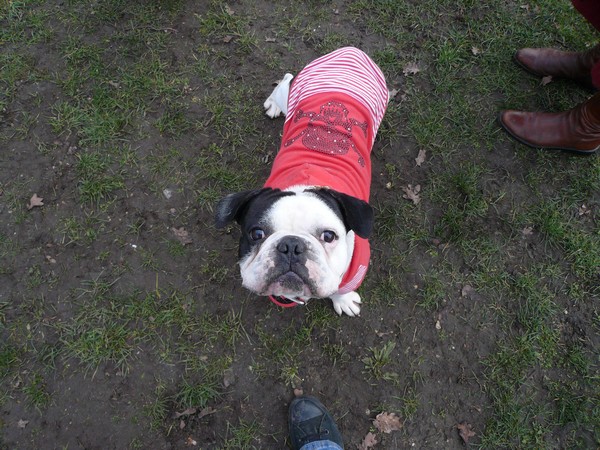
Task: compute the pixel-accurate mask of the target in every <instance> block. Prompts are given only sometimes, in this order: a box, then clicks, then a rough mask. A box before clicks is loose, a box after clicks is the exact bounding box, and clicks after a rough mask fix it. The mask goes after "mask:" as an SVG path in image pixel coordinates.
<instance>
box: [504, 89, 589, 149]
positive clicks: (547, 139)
mask: <svg viewBox="0 0 600 450" xmlns="http://www.w3.org/2000/svg"><path fill="white" fill-rule="evenodd" d="M499 121H500V124H501V125H502V126H503V127H504V129H505V130H506V131H507V132H508V133H509V134H510V135H511V136H512V137H514V138H515V139H516V140H518V141H519V142H521V143H523V144H525V145H529V146H530V147H535V148H547V149H558V150H567V151H570V152H575V153H582V154H592V153H594V152H595V151H596V150H598V148H600V92H599V93H597V94H595V95H593V96H592V97H591V98H590V99H589V100H587V101H585V102H583V103H581V104H580V105H577V106H576V107H575V108H573V109H571V110H569V111H566V112H562V113H531V112H521V111H503V112H501V113H500V117H499Z"/></svg>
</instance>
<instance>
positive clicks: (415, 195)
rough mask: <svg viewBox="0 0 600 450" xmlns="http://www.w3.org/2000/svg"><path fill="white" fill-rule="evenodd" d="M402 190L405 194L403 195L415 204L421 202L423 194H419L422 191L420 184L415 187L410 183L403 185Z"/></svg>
mask: <svg viewBox="0 0 600 450" xmlns="http://www.w3.org/2000/svg"><path fill="white" fill-rule="evenodd" d="M402 190H403V191H404V195H403V196H402V197H404V198H405V199H407V200H410V201H412V202H413V203H414V204H415V205H418V204H419V202H420V201H421V196H420V195H419V192H421V185H420V184H417V185H416V186H415V187H413V185H412V184H409V185H408V186H404V187H402Z"/></svg>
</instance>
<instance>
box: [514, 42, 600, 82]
mask: <svg viewBox="0 0 600 450" xmlns="http://www.w3.org/2000/svg"><path fill="white" fill-rule="evenodd" d="M515 61H516V62H517V64H519V65H520V66H521V67H523V68H524V69H525V70H527V71H528V72H530V73H532V74H534V75H538V76H540V77H544V76H547V75H551V76H553V77H556V78H569V79H571V80H574V81H576V82H577V83H579V84H581V85H583V86H585V87H586V88H588V89H593V90H597V89H598V88H599V87H600V86H594V85H593V84H592V76H591V70H592V67H593V66H594V64H596V63H597V62H598V61H600V44H599V45H596V46H595V47H593V48H591V49H589V50H587V51H585V52H563V51H561V50H555V49H553V48H522V49H521V50H519V51H517V53H515Z"/></svg>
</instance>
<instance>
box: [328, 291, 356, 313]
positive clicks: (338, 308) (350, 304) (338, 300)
mask: <svg viewBox="0 0 600 450" xmlns="http://www.w3.org/2000/svg"><path fill="white" fill-rule="evenodd" d="M331 301H332V302H333V309H335V312H336V313H338V314H339V315H340V316H341V315H342V313H345V314H347V315H348V316H350V317H356V316H358V315H359V314H360V306H359V304H360V303H361V301H360V295H358V293H357V292H356V291H352V292H348V293H347V294H333V295H332V296H331Z"/></svg>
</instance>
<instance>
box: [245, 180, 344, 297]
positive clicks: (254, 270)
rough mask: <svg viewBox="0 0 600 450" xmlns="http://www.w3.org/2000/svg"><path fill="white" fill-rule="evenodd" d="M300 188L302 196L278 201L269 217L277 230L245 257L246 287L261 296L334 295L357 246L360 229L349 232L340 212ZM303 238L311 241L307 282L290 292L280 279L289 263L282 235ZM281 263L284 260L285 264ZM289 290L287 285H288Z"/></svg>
mask: <svg viewBox="0 0 600 450" xmlns="http://www.w3.org/2000/svg"><path fill="white" fill-rule="evenodd" d="M305 188H306V187H295V188H293V189H292V190H293V191H294V192H296V195H290V196H286V197H282V198H280V199H279V200H277V202H275V203H274V204H273V207H272V208H270V209H269V210H268V211H267V213H266V217H263V220H264V221H265V222H266V223H268V228H269V229H270V230H273V231H272V232H271V234H270V235H268V236H267V238H266V239H265V240H264V242H262V243H261V244H260V245H257V246H256V247H255V248H253V249H252V251H251V252H250V253H249V254H248V255H246V256H245V257H244V258H243V259H242V260H241V261H240V272H241V275H242V281H243V285H244V287H246V288H247V289H249V290H251V291H253V292H255V293H257V294H260V295H283V296H288V297H300V298H310V297H329V296H330V295H331V294H334V293H335V292H337V290H338V287H339V284H340V282H341V279H342V277H343V275H344V273H345V272H346V270H347V268H348V265H349V263H350V260H351V259H352V251H353V249H354V232H352V231H351V232H349V233H348V232H347V231H346V228H345V227H344V224H343V222H342V220H341V219H340V218H339V217H338V215H337V214H336V213H335V212H334V211H333V210H332V209H331V208H330V207H329V206H328V205H326V204H325V203H324V202H323V201H322V200H321V199H319V198H318V197H317V196H316V195H315V194H313V193H310V192H304V189H305ZM326 231H327V232H333V233H335V235H336V239H335V240H333V241H332V242H326V241H325V240H323V236H324V232H326ZM289 236H295V237H297V238H298V239H299V240H300V241H301V242H302V243H303V245H304V246H305V251H304V254H305V255H306V262H305V264H304V267H305V270H303V271H302V272H303V273H301V274H300V275H301V276H302V277H303V281H304V286H302V287H301V288H296V290H294V291H290V290H289V289H290V288H286V287H285V286H283V285H282V283H280V282H279V281H278V278H277V277H278V276H279V275H277V274H281V271H282V270H287V269H286V268H282V267H277V261H281V258H279V257H278V256H280V255H278V253H279V250H278V249H277V246H278V244H279V243H280V241H281V239H282V238H286V237H289ZM280 264H281V263H280ZM286 289H287V290H286Z"/></svg>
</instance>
